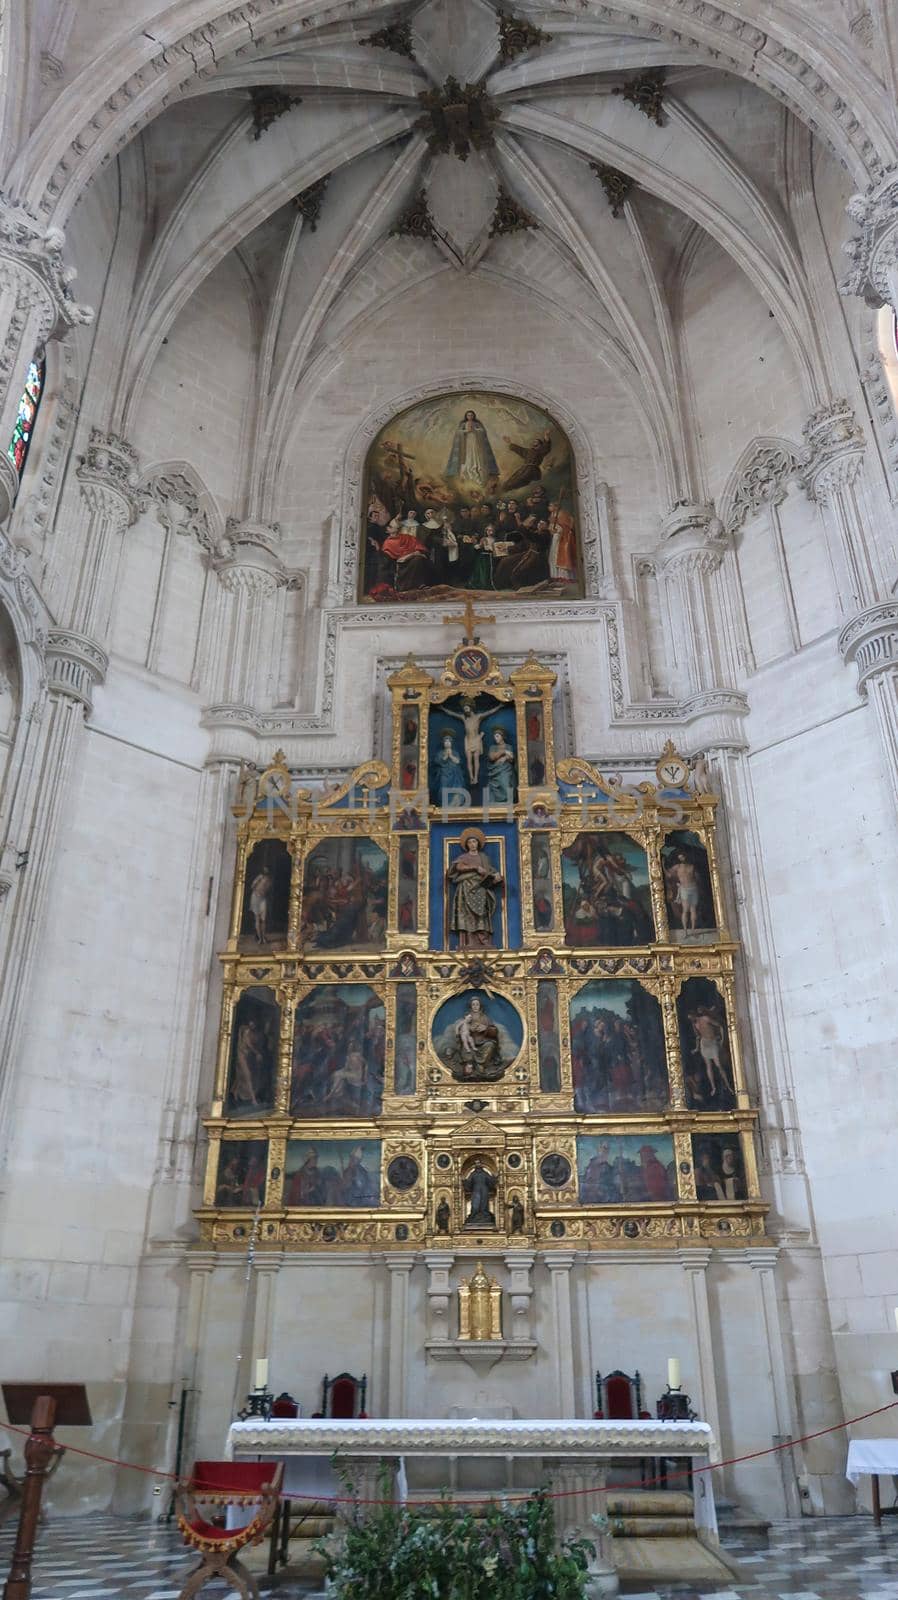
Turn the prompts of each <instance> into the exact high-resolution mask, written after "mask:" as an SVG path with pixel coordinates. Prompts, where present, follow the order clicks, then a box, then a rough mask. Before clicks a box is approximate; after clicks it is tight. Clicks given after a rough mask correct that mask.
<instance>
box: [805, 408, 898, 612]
mask: <svg viewBox="0 0 898 1600" xmlns="http://www.w3.org/2000/svg"><path fill="white" fill-rule="evenodd" d="M802 433H803V435H804V441H805V442H804V449H803V450H802V453H801V459H800V461H799V471H798V481H799V483H800V484H801V486H802V488H803V489H804V491H805V493H806V494H807V496H808V499H809V500H812V501H813V502H814V503H815V504H816V505H818V506H819V507H820V510H821V513H822V516H823V524H824V527H825V529H826V536H827V546H828V549H829V558H830V563H831V565H832V569H833V578H834V583H835V591H836V597H837V600H838V602H839V604H840V605H841V607H842V609H843V611H845V612H848V613H849V614H850V613H851V612H852V611H854V610H856V609H857V608H858V607H860V606H868V605H870V604H872V602H873V601H874V600H876V599H877V598H878V597H879V596H880V595H882V594H883V593H884V592H885V590H886V588H887V574H886V573H885V572H884V571H883V570H882V567H881V565H880V559H879V554H878V551H877V549H876V542H875V539H868V537H867V528H868V527H873V526H875V521H874V518H873V516H872V514H871V513H870V511H869V510H868V509H867V508H866V506H865V505H864V503H863V495H862V488H861V483H860V482H859V478H860V471H861V467H862V466H863V462H864V451H865V449H866V438H865V435H864V430H863V428H862V427H861V426H860V424H859V422H858V421H857V418H856V417H855V415H854V412H853V411H852V409H851V407H850V405H849V404H848V401H847V400H831V401H828V402H827V404H826V405H823V406H819V407H818V409H817V410H816V411H815V412H814V413H813V414H812V415H811V416H810V417H809V418H808V420H807V422H806V423H805V425H804V428H803V429H802Z"/></svg>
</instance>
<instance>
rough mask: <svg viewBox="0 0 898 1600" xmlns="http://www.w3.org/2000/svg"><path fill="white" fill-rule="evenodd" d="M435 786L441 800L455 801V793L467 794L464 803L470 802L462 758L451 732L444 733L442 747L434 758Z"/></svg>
mask: <svg viewBox="0 0 898 1600" xmlns="http://www.w3.org/2000/svg"><path fill="white" fill-rule="evenodd" d="M433 771H434V788H435V790H436V792H437V794H438V796H439V798H440V800H443V801H447V802H448V803H450V804H451V803H453V802H452V799H451V797H452V796H453V795H456V796H457V795H465V796H466V797H467V798H466V799H465V801H464V802H456V803H463V804H465V805H468V804H470V800H471V796H470V792H469V790H468V786H467V784H466V783H465V778H464V773H463V771H462V764H461V759H460V757H459V754H458V751H457V750H456V748H455V740H454V739H453V737H452V735H451V733H444V734H443V737H442V740H441V741H440V748H439V749H438V750H437V752H436V754H435V756H434V758H433Z"/></svg>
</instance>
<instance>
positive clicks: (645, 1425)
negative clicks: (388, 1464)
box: [227, 1417, 715, 1460]
mask: <svg viewBox="0 0 898 1600" xmlns="http://www.w3.org/2000/svg"><path fill="white" fill-rule="evenodd" d="M714 1445H715V1440H714V1435H713V1433H712V1432H711V1429H710V1428H709V1426H708V1424H707V1422H656V1421H655V1420H654V1418H646V1419H644V1420H640V1421H634V1422H608V1421H601V1422H599V1421H592V1420H591V1419H590V1420H586V1419H580V1418H573V1419H567V1420H555V1419H539V1420H525V1419H524V1418H520V1417H515V1418H501V1419H498V1420H492V1419H491V1420H486V1419H484V1418H480V1417H433V1418H428V1419H426V1420H423V1419H419V1418H417V1417H402V1418H399V1417H356V1418H353V1419H352V1420H345V1421H343V1420H337V1419H336V1418H333V1417H278V1418H276V1419H273V1420H272V1421H271V1422H263V1421H260V1420H258V1419H255V1420H252V1421H247V1422H232V1424H231V1426H230V1429H229V1430H228V1442H227V1457H228V1460H234V1459H235V1457H237V1456H247V1455H263V1456H268V1455H271V1456H331V1455H333V1453H334V1451H343V1452H345V1453H346V1454H347V1455H351V1456H458V1455H462V1456H507V1455H518V1456H551V1457H564V1458H565V1459H568V1460H576V1459H578V1458H587V1459H593V1460H594V1459H596V1458H601V1459H602V1460H621V1459H626V1458H628V1457H632V1456H635V1457H636V1458H637V1459H638V1458H641V1457H642V1456H712V1453H713V1450H714Z"/></svg>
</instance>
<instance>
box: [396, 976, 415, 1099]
mask: <svg viewBox="0 0 898 1600" xmlns="http://www.w3.org/2000/svg"><path fill="white" fill-rule="evenodd" d="M417 1040H418V991H417V989H416V987H415V985H414V984H413V983H397V985H396V1046H395V1058H394V1068H393V1093H394V1094H401V1095H409V1094H414V1092H415V1088H416V1086H417V1056H418V1048H417Z"/></svg>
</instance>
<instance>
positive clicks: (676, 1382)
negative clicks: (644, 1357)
mask: <svg viewBox="0 0 898 1600" xmlns="http://www.w3.org/2000/svg"><path fill="white" fill-rule="evenodd" d="M667 1387H668V1389H679V1387H680V1363H679V1361H678V1360H677V1358H676V1356H670V1357H668V1362H667Z"/></svg>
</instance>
